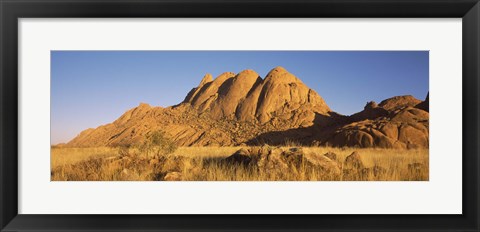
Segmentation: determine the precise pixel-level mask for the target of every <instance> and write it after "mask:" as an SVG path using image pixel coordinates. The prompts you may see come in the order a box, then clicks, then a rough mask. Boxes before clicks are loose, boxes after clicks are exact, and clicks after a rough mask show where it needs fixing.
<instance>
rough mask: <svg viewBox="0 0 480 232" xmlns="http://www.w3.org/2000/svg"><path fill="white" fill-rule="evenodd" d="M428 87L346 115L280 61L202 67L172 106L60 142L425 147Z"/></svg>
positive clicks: (144, 108) (137, 112)
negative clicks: (261, 71) (239, 67)
mask: <svg viewBox="0 0 480 232" xmlns="http://www.w3.org/2000/svg"><path fill="white" fill-rule="evenodd" d="M428 121H429V113H428V95H427V99H426V100H425V101H424V102H422V101H420V100H418V99H416V98H414V97H413V96H398V97H392V98H389V99H386V100H384V101H382V102H381V103H380V104H378V105H377V104H376V103H375V102H368V103H367V105H366V106H365V107H364V110H363V111H361V112H359V113H356V114H353V115H351V116H343V115H339V114H337V113H335V112H333V111H331V110H330V108H329V107H328V105H327V104H326V103H325V101H324V100H323V99H322V97H320V95H318V94H317V93H316V92H315V91H314V90H313V89H310V88H308V87H307V86H306V85H305V84H304V83H303V82H302V81H301V80H300V79H299V78H297V77H296V76H294V75H293V74H291V73H289V72H288V71H287V70H286V69H284V68H282V67H276V68H274V69H272V70H271V71H270V72H269V73H268V74H267V75H266V77H265V78H263V79H262V78H261V77H260V76H259V75H258V73H256V72H255V71H253V70H244V71H242V72H240V73H238V74H235V73H232V72H225V73H223V74H221V75H219V76H218V77H217V78H215V79H213V77H212V75H210V74H206V75H205V76H204V77H203V79H202V80H201V81H200V84H199V85H198V86H197V87H196V88H193V89H192V90H191V91H190V92H189V93H188V94H187V96H186V97H185V100H184V101H183V102H182V103H180V104H178V105H176V106H171V107H166V108H162V107H152V106H150V105H148V104H144V103H141V104H140V105H139V106H137V107H135V108H133V109H130V110H128V111H127V112H126V113H124V114H123V115H122V116H121V117H120V118H118V119H117V120H115V121H114V122H112V123H110V124H106V125H102V126H99V127H97V128H95V129H87V130H84V131H82V132H81V133H80V134H79V135H78V136H77V137H75V138H74V139H73V140H71V141H70V142H69V143H67V144H66V145H64V146H70V147H94V146H125V145H126V146H128V145H132V144H136V143H139V142H140V141H142V140H143V139H144V138H145V136H146V135H147V134H148V133H150V132H152V131H155V130H163V131H165V132H166V133H167V134H168V135H169V136H170V137H171V138H172V139H173V140H174V141H175V143H176V144H177V145H179V146H235V145H240V144H247V145H263V144H272V145H279V144H285V143H286V142H294V143H297V144H303V145H312V144H313V145H320V146H322V145H329V146H338V147H342V146H351V147H355V146H358V147H382V148H428V143H429V140H428Z"/></svg>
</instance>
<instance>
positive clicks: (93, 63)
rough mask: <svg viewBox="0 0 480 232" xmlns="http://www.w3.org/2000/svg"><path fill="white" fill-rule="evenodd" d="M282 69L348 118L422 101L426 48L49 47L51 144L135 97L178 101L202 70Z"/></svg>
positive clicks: (105, 119) (106, 119)
mask: <svg viewBox="0 0 480 232" xmlns="http://www.w3.org/2000/svg"><path fill="white" fill-rule="evenodd" d="M276 66H282V67H284V68H286V69H287V70H288V71H289V72H291V73H293V74H294V75H295V76H297V77H298V78H300V79H301V80H302V81H303V82H304V83H305V84H306V85H307V86H309V87H310V88H312V89H314V90H315V91H317V93H318V94H320V96H322V97H323V98H324V99H325V101H326V102H327V104H328V105H329V106H330V108H331V109H332V110H334V111H336V112H338V113H341V114H345V115H350V114H353V113H356V112H358V111H361V110H362V109H363V106H364V105H365V104H366V102H367V101H371V100H374V101H376V102H380V101H381V100H383V99H386V98H389V97H392V96H397V95H407V94H410V95H413V96H415V97H416V98H419V99H421V100H423V99H424V98H425V96H426V95H427V92H428V89H429V88H428V83H429V82H428V78H429V69H428V66H429V58H428V51H52V52H51V143H52V144H57V143H60V142H68V141H69V140H71V139H72V138H73V137H75V136H76V135H78V134H79V133H80V132H81V131H82V130H84V129H87V128H95V127H98V126H100V125H103V124H106V123H110V122H112V121H114V120H115V119H117V118H118V117H120V116H121V115H122V114H123V113H124V112H125V111H127V110H128V109H131V108H133V107H135V106H137V105H138V104H139V103H140V102H145V103H148V104H150V105H152V106H171V105H175V104H178V103H180V102H181V101H183V99H184V98H185V96H186V95H187V93H188V91H190V90H191V89H192V88H193V87H196V86H197V85H198V83H199V82H200V80H201V79H202V77H203V76H204V75H205V74H206V73H211V74H212V75H213V76H214V77H216V76H218V75H219V74H221V73H223V72H227V71H230V72H235V73H238V72H240V71H242V70H244V69H253V70H255V71H257V72H258V73H259V74H260V76H261V77H262V78H263V77H264V76H265V75H266V74H267V73H268V71H270V70H271V69H272V68H274V67H276Z"/></svg>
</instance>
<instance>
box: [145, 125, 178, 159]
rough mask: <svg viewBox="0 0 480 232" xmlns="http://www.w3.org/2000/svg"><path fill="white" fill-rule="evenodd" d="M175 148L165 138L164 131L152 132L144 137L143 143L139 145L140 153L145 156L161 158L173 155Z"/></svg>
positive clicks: (169, 140) (171, 141)
mask: <svg viewBox="0 0 480 232" xmlns="http://www.w3.org/2000/svg"><path fill="white" fill-rule="evenodd" d="M175 150H177V146H176V145H175V143H174V142H173V140H172V139H170V138H169V137H168V136H166V134H165V132H164V131H153V132H151V133H148V134H147V135H146V136H145V140H144V142H143V143H142V144H141V145H140V151H142V152H143V153H145V154H146V155H147V156H155V157H161V156H166V155H168V154H171V153H173V152H174V151H175Z"/></svg>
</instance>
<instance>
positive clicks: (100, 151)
mask: <svg viewBox="0 0 480 232" xmlns="http://www.w3.org/2000/svg"><path fill="white" fill-rule="evenodd" d="M156 136H158V137H156V138H154V137H151V139H152V140H151V141H150V142H151V143H152V144H156V145H159V144H160V146H158V147H157V148H156V149H154V150H153V151H152V150H148V149H147V150H148V151H147V150H144V149H143V148H142V149H140V148H138V147H131V148H122V149H120V148H107V147H104V148H52V159H51V162H52V171H51V179H52V180H53V181H84V180H88V181H115V180H126V181H152V180H153V181H155V180H158V181H161V180H184V181H208V180H211V181H260V180H262V181H304V180H313V181H315V180H324V181H354V180H361V181H385V180H388V181H408V180H413V181H426V180H428V176H429V175H428V173H429V166H428V164H429V162H428V161H429V158H428V149H410V150H407V149H399V150H394V149H375V148H330V147H303V148H302V149H303V151H305V153H311V154H315V155H322V156H323V154H325V153H327V152H332V153H335V154H336V160H338V161H339V162H338V163H339V165H340V170H341V172H340V174H339V175H329V174H326V173H325V172H323V171H322V170H319V169H315V168H308V167H307V166H306V165H300V168H298V169H295V170H291V171H290V172H282V171H281V170H277V171H275V170H268V171H267V170H262V169H258V168H255V167H251V166H244V165H240V164H230V163H226V162H225V160H224V159H225V158H226V157H228V156H230V155H232V154H233V153H235V152H236V151H237V150H239V149H240V148H241V147H179V148H178V149H176V150H175V149H173V147H169V146H166V147H165V146H164V145H161V144H163V142H159V141H164V140H162V139H163V138H164V137H162V135H161V133H159V134H158V135H156ZM157 139H160V140H157ZM167 141H168V140H167ZM157 142H158V143H157ZM152 146H153V145H152ZM287 148H288V147H287ZM158 149H161V151H159V150H158ZM353 151H357V152H358V153H360V154H361V156H362V161H363V165H364V166H365V167H366V168H365V169H362V170H358V171H353V172H352V171H351V170H349V169H347V168H346V166H345V167H344V164H345V159H346V157H347V156H349V155H350V154H352V152H353ZM145 152H149V154H150V155H148V154H145ZM163 152H164V153H163ZM169 152H171V153H170V154H169V155H168V156H165V155H162V154H167V153H169ZM152 154H156V155H152ZM302 162H303V161H302Z"/></svg>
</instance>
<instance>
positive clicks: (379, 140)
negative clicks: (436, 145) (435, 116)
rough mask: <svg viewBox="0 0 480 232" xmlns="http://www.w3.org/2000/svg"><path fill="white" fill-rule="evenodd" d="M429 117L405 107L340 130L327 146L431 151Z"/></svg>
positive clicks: (426, 114) (414, 109) (421, 111)
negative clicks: (429, 149) (429, 145)
mask: <svg viewBox="0 0 480 232" xmlns="http://www.w3.org/2000/svg"><path fill="white" fill-rule="evenodd" d="M428 118H429V114H428V112H426V111H423V110H420V109H416V108H413V107H406V108H404V109H402V110H399V111H398V112H396V113H393V114H392V115H390V116H389V117H384V118H380V119H376V120H369V119H367V120H363V121H358V122H353V123H350V124H348V125H345V126H341V127H339V128H337V130H336V131H335V133H334V134H333V135H332V137H331V138H330V139H328V141H327V144H328V145H330V146H336V147H343V146H348V147H382V148H400V149H405V148H428V144H429V130H428Z"/></svg>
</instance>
